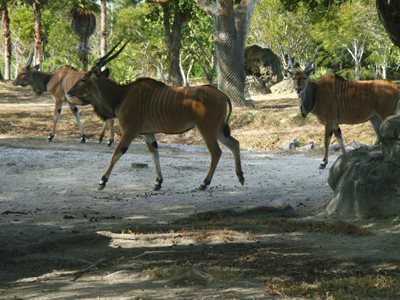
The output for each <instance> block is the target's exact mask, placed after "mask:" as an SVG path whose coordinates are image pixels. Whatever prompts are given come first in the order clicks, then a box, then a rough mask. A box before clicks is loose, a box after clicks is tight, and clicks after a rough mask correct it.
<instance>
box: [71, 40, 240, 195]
mask: <svg viewBox="0 0 400 300" xmlns="http://www.w3.org/2000/svg"><path fill="white" fill-rule="evenodd" d="M118 44H119V43H118ZM118 44H117V45H118ZM126 44H127V43H125V44H124V45H123V46H122V47H121V48H120V50H118V51H117V52H116V53H115V54H113V55H112V56H110V54H111V51H109V53H107V54H106V55H104V56H103V57H101V58H100V59H99V60H98V62H97V63H96V64H95V65H94V66H93V67H92V68H91V70H90V71H89V72H88V73H86V75H85V76H83V77H82V78H81V79H80V80H79V81H78V82H77V83H76V84H75V86H74V87H73V88H72V89H71V90H70V91H69V94H70V95H71V96H76V97H78V98H80V99H81V100H83V101H84V102H87V103H90V104H92V105H93V106H94V109H95V110H96V111H97V113H98V114H99V115H101V116H103V118H104V119H108V118H114V117H117V118H118V120H119V123H120V127H121V130H122V136H121V140H120V142H119V144H118V146H117V147H116V149H115V150H114V153H113V155H112V158H111V162H110V164H109V166H108V168H107V169H106V171H105V173H104V174H103V176H102V177H101V180H100V183H99V189H100V190H101V189H103V188H104V187H105V186H106V183H107V181H108V179H109V177H110V173H111V171H112V169H113V167H114V165H115V163H116V162H117V161H118V160H119V159H120V157H121V156H122V155H123V154H124V153H125V152H126V151H127V150H128V147H129V145H130V143H131V141H132V140H133V139H134V138H136V137H137V136H138V135H143V136H144V138H145V141H146V144H147V147H148V149H149V151H150V153H151V156H152V160H153V163H154V165H155V168H156V173H157V178H156V184H155V186H154V189H155V190H159V189H160V188H161V184H162V182H163V177H162V174H161V168H160V162H159V153H158V145H157V141H156V138H155V135H154V134H155V133H167V134H179V133H182V132H185V131H188V130H190V129H192V128H194V127H197V128H198V130H199V131H200V133H201V135H202V137H203V138H204V141H205V143H206V145H207V148H208V150H209V152H210V154H211V165H210V168H209V170H208V174H207V176H206V178H205V179H204V182H203V183H202V184H201V186H200V188H199V189H201V190H204V189H206V187H207V186H208V185H209V184H210V183H211V179H212V177H213V175H214V171H215V169H216V167H217V164H218V161H219V159H220V156H221V154H222V151H221V148H220V146H219V144H218V141H220V142H221V143H222V144H224V145H225V146H227V147H228V148H229V149H230V150H231V151H232V153H233V155H234V159H235V170H236V175H237V177H238V179H239V182H240V183H241V184H242V185H243V184H244V177H243V172H242V167H241V161H240V149H239V142H238V141H237V140H236V139H234V138H233V137H232V136H231V135H230V129H229V126H228V120H229V117H230V115H231V113H232V104H231V101H230V99H229V98H228V96H226V95H225V94H224V93H222V92H221V91H220V90H218V89H217V88H215V87H213V86H211V85H203V86H198V87H169V86H166V85H165V84H164V83H162V82H159V81H156V80H154V79H151V78H141V79H138V80H136V81H134V82H132V83H130V84H127V85H119V84H117V83H115V82H114V81H112V80H110V79H108V78H106V77H105V76H104V75H103V74H102V72H101V71H100V68H101V67H102V66H104V65H105V64H106V63H107V62H108V61H110V60H111V59H113V58H115V57H116V56H117V55H118V54H119V53H120V52H121V51H122V50H123V49H124V47H125V46H126ZM114 48H115V47H114Z"/></svg>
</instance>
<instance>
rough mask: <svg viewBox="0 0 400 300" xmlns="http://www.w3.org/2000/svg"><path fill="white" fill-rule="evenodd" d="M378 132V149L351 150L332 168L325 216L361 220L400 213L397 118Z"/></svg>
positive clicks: (387, 120)
mask: <svg viewBox="0 0 400 300" xmlns="http://www.w3.org/2000/svg"><path fill="white" fill-rule="evenodd" d="M381 133H382V147H381V148H376V147H375V148H372V149H366V148H360V149H356V150H353V151H350V152H348V153H347V154H346V155H342V156H340V157H339V158H338V159H337V160H336V162H335V163H334V164H333V166H332V167H331V169H330V171H329V177H328V184H329V186H330V187H331V188H332V189H333V191H334V197H333V198H332V199H331V201H330V202H329V203H328V205H327V206H326V210H327V212H328V213H337V214H339V215H340V216H342V217H346V218H362V219H365V218H385V217H390V216H396V215H399V214H400V116H392V117H389V118H387V119H386V120H385V121H384V122H383V123H382V126H381Z"/></svg>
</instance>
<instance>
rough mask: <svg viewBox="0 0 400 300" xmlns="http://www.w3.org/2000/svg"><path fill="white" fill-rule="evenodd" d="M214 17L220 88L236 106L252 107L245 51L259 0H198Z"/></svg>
mask: <svg viewBox="0 0 400 300" xmlns="http://www.w3.org/2000/svg"><path fill="white" fill-rule="evenodd" d="M196 1H197V4H198V5H199V6H200V7H201V8H202V9H203V10H205V11H206V12H207V13H209V14H210V15H211V16H212V17H213V18H214V45H215V52H216V58H217V73H218V74H217V76H218V88H220V89H221V90H222V91H224V92H225V93H226V94H227V95H228V96H229V97H230V98H231V100H232V103H233V104H234V105H235V106H250V105H251V103H250V102H249V101H246V99H245V81H246V75H245V72H244V51H245V41H246V36H247V32H248V27H249V21H250V17H251V15H252V13H253V11H254V7H255V4H256V0H242V1H241V2H240V4H239V5H235V6H234V3H233V0H217V1H216V2H214V3H212V4H210V3H209V2H208V1H207V0H196Z"/></svg>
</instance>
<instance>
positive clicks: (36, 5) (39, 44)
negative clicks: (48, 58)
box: [24, 0, 48, 64]
mask: <svg viewBox="0 0 400 300" xmlns="http://www.w3.org/2000/svg"><path fill="white" fill-rule="evenodd" d="M24 2H25V3H26V4H27V5H29V6H32V8H33V15H34V26H35V34H34V35H35V37H34V41H35V56H34V64H40V62H41V60H42V52H43V38H42V6H43V5H46V4H47V2H48V0H24Z"/></svg>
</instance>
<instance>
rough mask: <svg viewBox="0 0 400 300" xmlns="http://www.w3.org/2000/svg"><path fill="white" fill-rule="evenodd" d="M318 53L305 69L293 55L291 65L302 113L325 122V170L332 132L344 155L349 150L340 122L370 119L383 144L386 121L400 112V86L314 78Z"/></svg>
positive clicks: (385, 83)
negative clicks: (300, 69) (294, 61)
mask: <svg viewBox="0 0 400 300" xmlns="http://www.w3.org/2000/svg"><path fill="white" fill-rule="evenodd" d="M316 54H317V51H316V52H315V54H314V57H313V59H312V60H311V61H310V63H309V64H308V65H307V66H306V67H305V68H304V69H303V70H302V71H296V69H295V67H294V64H293V60H292V58H291V56H290V55H289V64H290V67H291V71H290V74H291V76H292V80H293V87H294V89H295V90H296V92H297V95H298V96H299V98H300V111H301V115H302V116H303V117H306V116H307V115H308V114H309V113H313V114H314V115H316V116H317V118H318V120H319V121H320V122H321V123H322V124H324V125H325V136H324V157H323V159H322V162H321V164H320V169H324V168H325V167H326V165H327V164H328V152H329V145H330V141H331V138H332V135H335V137H336V139H337V141H338V143H339V145H340V148H341V151H342V154H345V153H346V149H345V146H344V142H343V137H342V132H341V129H340V127H339V125H340V124H358V123H363V122H366V121H368V120H369V121H370V122H371V124H372V126H373V128H374V131H375V133H376V136H377V138H376V141H375V144H379V143H380V142H381V134H380V126H381V123H382V121H383V120H384V119H385V118H387V117H388V116H390V115H394V114H396V113H398V112H399V108H400V102H399V99H400V93H399V89H398V88H397V86H396V85H395V84H394V83H393V82H390V81H388V80H359V81H355V80H346V79H344V78H342V77H340V76H336V75H332V74H327V75H324V76H322V77H320V78H318V79H316V80H315V81H311V80H310V79H309V76H310V75H311V74H312V73H313V71H314V61H315V57H316Z"/></svg>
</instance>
